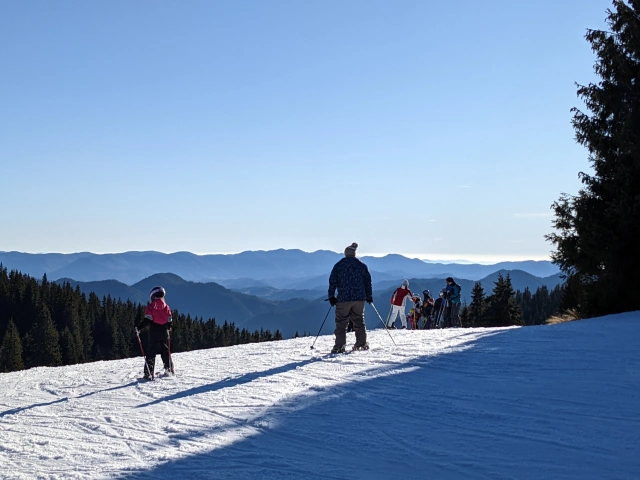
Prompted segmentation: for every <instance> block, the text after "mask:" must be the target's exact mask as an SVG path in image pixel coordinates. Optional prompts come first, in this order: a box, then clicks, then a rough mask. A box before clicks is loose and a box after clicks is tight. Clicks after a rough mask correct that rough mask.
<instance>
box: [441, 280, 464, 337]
mask: <svg viewBox="0 0 640 480" xmlns="http://www.w3.org/2000/svg"><path fill="white" fill-rule="evenodd" d="M445 281H446V282H447V286H446V288H445V291H446V296H447V320H448V322H447V323H448V324H449V325H450V326H451V327H461V326H462V323H461V322H460V290H461V289H460V285H458V284H457V283H456V281H455V280H454V279H453V278H452V277H447V279H446V280H445Z"/></svg>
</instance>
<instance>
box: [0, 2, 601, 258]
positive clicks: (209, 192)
mask: <svg viewBox="0 0 640 480" xmlns="http://www.w3.org/2000/svg"><path fill="white" fill-rule="evenodd" d="M610 6H611V2H609V1H603V0H597V1H596V0H562V1H560V2H558V1H550V0H549V1H547V0H540V1H537V2H514V1H507V0H504V1H503V0H488V1H486V2H480V1H475V0H474V1H471V0H468V1H465V0H458V1H450V2H441V1H438V2H436V1H428V0H421V1H412V0H402V1H393V2H392V1H371V0H367V1H360V0H357V1H355V0H354V1H298V0H289V1H282V0H274V1H269V2H266V1H252V0H246V1H231V0H229V1H186V2H169V1H153V2H152V1H139V2H128V1H111V2H80V1H59V2H48V1H29V2H2V3H0V45H2V47H0V62H1V64H2V70H3V73H2V75H0V103H1V105H2V108H1V109H0V172H1V174H2V179H3V182H2V192H3V205H2V208H0V224H1V225H2V226H3V228H2V230H3V232H2V235H0V250H3V251H10V250H16V251H21V252H34V253H35V252H62V253H70V252H78V251H91V252H96V253H106V252H123V251H129V250H157V251H162V252H175V251H190V252H193V253H198V254H205V253H235V252H240V251H244V250H271V249H276V248H299V249H301V250H305V251H315V250H319V249H326V250H333V251H342V250H343V249H344V247H345V246H346V245H348V244H350V243H351V242H353V241H356V242H358V243H359V244H360V249H359V253H360V254H361V255H365V254H368V255H371V254H376V255H379V254H386V253H400V254H403V255H407V256H412V257H420V258H425V259H432V260H442V259H448V260H451V259H467V260H473V261H498V260H510V259H546V258H548V256H549V252H550V250H551V248H552V245H551V244H549V243H548V242H546V241H545V240H544V238H543V237H544V235H545V234H547V233H549V232H550V231H551V228H552V227H551V222H552V216H551V210H550V205H551V204H552V203H553V201H555V200H556V199H557V198H558V197H559V195H560V193H561V192H567V193H572V194H575V193H577V191H578V189H579V188H580V186H581V184H580V182H579V180H578V172H580V171H588V170H589V164H588V160H587V152H586V150H585V149H584V148H582V147H580V146H578V145H577V144H576V143H575V140H574V131H573V128H572V126H571V123H570V122H571V112H570V109H571V108H572V107H580V108H582V103H581V101H580V100H579V99H578V98H577V97H576V86H575V82H578V83H582V84H584V83H588V82H591V81H596V80H597V79H596V78H595V76H594V73H593V64H594V60H595V57H594V55H593V53H592V52H591V50H590V46H589V44H588V43H587V42H586V40H585V39H584V34H585V32H586V29H587V28H602V27H603V26H604V19H605V16H606V15H605V11H606V9H607V8H609V7H610Z"/></svg>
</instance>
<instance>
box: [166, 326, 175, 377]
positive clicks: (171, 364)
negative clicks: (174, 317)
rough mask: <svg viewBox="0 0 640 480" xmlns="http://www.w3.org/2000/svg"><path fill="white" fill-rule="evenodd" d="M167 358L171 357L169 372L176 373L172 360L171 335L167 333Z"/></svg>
mask: <svg viewBox="0 0 640 480" xmlns="http://www.w3.org/2000/svg"><path fill="white" fill-rule="evenodd" d="M167 356H168V357H169V371H170V372H171V373H176V372H175V371H174V370H173V360H171V334H170V333H169V332H168V331H167Z"/></svg>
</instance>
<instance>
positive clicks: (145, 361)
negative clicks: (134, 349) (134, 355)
mask: <svg viewBox="0 0 640 480" xmlns="http://www.w3.org/2000/svg"><path fill="white" fill-rule="evenodd" d="M135 331H136V337H138V345H140V351H141V352H142V358H144V364H145V366H146V367H147V373H148V374H149V375H151V378H153V372H152V371H151V369H150V368H149V364H148V363H147V356H146V355H145V354H144V348H142V342H141V341H140V332H139V331H138V327H135Z"/></svg>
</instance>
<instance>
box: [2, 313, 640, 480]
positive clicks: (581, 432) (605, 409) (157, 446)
mask: <svg viewBox="0 0 640 480" xmlns="http://www.w3.org/2000/svg"><path fill="white" fill-rule="evenodd" d="M639 332H640V313H638V312H635V313H628V314H622V315H616V316H610V317H605V318H600V319H592V320H585V321H579V322H571V323H564V324H560V325H554V326H538V327H525V328H503V329H500V328H490V329H448V330H430V331H406V330H405V331H393V332H392V335H393V338H394V340H395V342H396V343H397V347H396V346H394V344H393V343H392V341H391V339H390V338H389V335H388V333H387V332H386V331H384V330H381V329H377V330H373V331H371V332H369V342H370V344H371V346H372V349H371V350H370V351H365V352H354V353H349V354H345V355H338V356H330V355H327V354H328V352H329V350H330V349H331V346H332V345H333V336H321V337H320V338H319V339H318V341H317V342H316V344H315V348H314V349H313V350H312V349H311V348H310V346H311V344H312V343H313V337H306V338H298V339H293V340H285V341H280V342H270V343H262V344H249V345H241V346H235V347H228V348H218V349H211V350H201V351H195V352H188V353H179V354H175V355H174V360H175V365H176V372H177V375H176V376H175V377H167V378H159V379H157V380H155V381H153V382H142V381H138V380H137V378H138V377H140V376H141V374H142V359H140V358H136V359H128V360H121V361H110V362H97V363H91V364H85V365H74V366H67V367H59V368H36V369H31V370H26V371H21V372H14V373H5V374H0V385H1V390H0V439H1V441H0V478H3V479H5V478H6V479H34V478H38V479H40V478H41V479H95V478H123V479H162V478H180V479H191V478H203V479H208V478H212V479H218V478H221V479H226V478H229V479H235V480H239V479H315V478H322V479H356V478H357V479H386V480H388V479H487V480H488V479H491V480H494V479H532V480H533V479H535V480H540V479H576V480H578V479H579V480H589V479H594V480H595V479H597V480H602V479H637V478H640V354H639V346H640V334H639ZM348 341H349V342H350V343H353V341H354V339H353V334H352V333H350V334H349V336H348ZM157 365H161V362H160V361H158V362H157Z"/></svg>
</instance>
